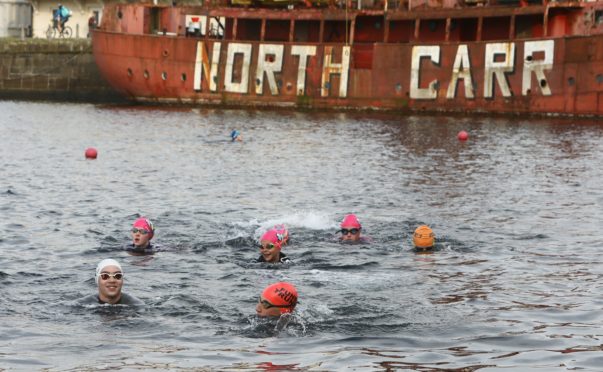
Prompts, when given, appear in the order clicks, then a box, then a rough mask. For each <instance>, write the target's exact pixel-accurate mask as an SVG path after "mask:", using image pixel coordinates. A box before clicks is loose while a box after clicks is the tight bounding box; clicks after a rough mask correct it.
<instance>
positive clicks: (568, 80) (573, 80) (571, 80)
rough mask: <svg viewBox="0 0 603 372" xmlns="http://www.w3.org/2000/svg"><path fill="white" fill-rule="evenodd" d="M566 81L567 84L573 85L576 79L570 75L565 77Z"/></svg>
mask: <svg viewBox="0 0 603 372" xmlns="http://www.w3.org/2000/svg"><path fill="white" fill-rule="evenodd" d="M567 83H568V84H569V86H570V87H571V86H573V85H574V84H576V79H574V78H573V77H570V78H568V79H567Z"/></svg>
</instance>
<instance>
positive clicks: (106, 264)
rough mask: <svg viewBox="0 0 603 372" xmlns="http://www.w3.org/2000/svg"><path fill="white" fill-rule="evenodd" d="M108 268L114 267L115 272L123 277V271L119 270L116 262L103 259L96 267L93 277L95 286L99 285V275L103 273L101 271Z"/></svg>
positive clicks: (119, 266)
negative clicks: (118, 272)
mask: <svg viewBox="0 0 603 372" xmlns="http://www.w3.org/2000/svg"><path fill="white" fill-rule="evenodd" d="M109 266H115V267H116V268H117V270H119V271H120V272H121V274H122V275H123V273H124V271H123V269H122V268H121V265H120V264H119V262H117V261H115V260H113V259H111V258H107V259H104V260H102V261H101V262H99V263H98V265H96V274H95V275H94V279H95V280H96V284H97V285H99V281H100V279H101V273H102V272H103V270H104V269H105V268H106V267H109Z"/></svg>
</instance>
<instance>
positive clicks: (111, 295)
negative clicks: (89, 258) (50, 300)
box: [77, 258, 144, 306]
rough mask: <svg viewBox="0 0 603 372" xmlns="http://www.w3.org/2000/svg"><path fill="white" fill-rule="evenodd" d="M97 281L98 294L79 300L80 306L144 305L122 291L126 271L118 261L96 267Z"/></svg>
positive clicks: (104, 261) (103, 262)
mask: <svg viewBox="0 0 603 372" xmlns="http://www.w3.org/2000/svg"><path fill="white" fill-rule="evenodd" d="M95 279H96V285H97V286H98V294H95V295H94V294H93V295H89V296H86V297H84V298H82V299H80V300H78V301H77V303H78V304H80V305H89V304H110V305H118V304H119V305H134V306H139V305H144V303H143V302H142V301H140V300H139V299H138V298H136V297H134V296H131V295H129V294H126V293H123V292H122V291H121V289H122V287H123V284H124V271H123V270H122V268H121V265H120V264H119V263H118V262H117V261H115V260H112V259H110V258H109V259H106V260H102V261H101V262H99V264H98V265H97V266H96V275H95Z"/></svg>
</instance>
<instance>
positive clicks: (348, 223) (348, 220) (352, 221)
mask: <svg viewBox="0 0 603 372" xmlns="http://www.w3.org/2000/svg"><path fill="white" fill-rule="evenodd" d="M340 227H341V228H342V229H344V228H352V229H362V226H361V225H360V221H358V218H356V215H355V214H348V215H347V216H345V218H344V219H343V221H341V225H340Z"/></svg>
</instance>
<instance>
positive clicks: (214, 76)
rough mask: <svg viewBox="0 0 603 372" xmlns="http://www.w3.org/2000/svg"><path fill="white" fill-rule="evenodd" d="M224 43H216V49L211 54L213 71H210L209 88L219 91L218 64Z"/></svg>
mask: <svg viewBox="0 0 603 372" xmlns="http://www.w3.org/2000/svg"><path fill="white" fill-rule="evenodd" d="M221 49H222V43H214V50H213V53H212V55H211V71H210V72H209V90H211V91H212V92H217V91H218V64H219V63H220V50H221Z"/></svg>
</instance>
